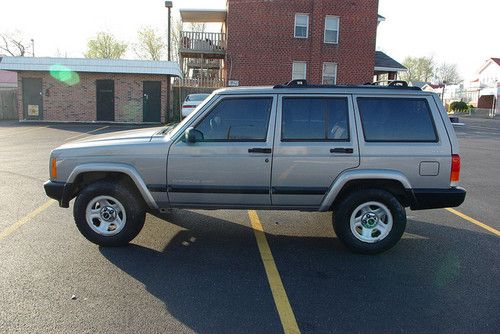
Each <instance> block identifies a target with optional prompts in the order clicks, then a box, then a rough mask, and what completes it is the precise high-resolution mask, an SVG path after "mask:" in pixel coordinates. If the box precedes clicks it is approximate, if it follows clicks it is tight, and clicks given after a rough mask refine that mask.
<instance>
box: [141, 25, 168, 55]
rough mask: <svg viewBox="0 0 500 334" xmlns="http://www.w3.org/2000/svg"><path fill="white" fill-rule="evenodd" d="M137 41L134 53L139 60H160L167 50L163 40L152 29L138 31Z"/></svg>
mask: <svg viewBox="0 0 500 334" xmlns="http://www.w3.org/2000/svg"><path fill="white" fill-rule="evenodd" d="M137 40H138V43H137V44H135V45H134V52H135V54H136V55H137V56H138V57H139V58H141V59H150V60H160V59H161V58H162V57H163V55H164V54H165V51H166V50H167V44H166V43H165V39H164V38H163V36H161V34H159V33H158V32H157V31H155V30H154V29H153V28H152V27H144V28H142V29H141V30H139V31H138V32H137Z"/></svg>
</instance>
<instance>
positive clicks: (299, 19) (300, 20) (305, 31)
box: [294, 14, 309, 38]
mask: <svg viewBox="0 0 500 334" xmlns="http://www.w3.org/2000/svg"><path fill="white" fill-rule="evenodd" d="M308 35H309V15H307V14H295V30H294V37H295V38H307V36H308Z"/></svg>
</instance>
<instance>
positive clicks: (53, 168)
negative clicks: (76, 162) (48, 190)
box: [50, 158, 57, 179]
mask: <svg viewBox="0 0 500 334" xmlns="http://www.w3.org/2000/svg"><path fill="white" fill-rule="evenodd" d="M56 177H57V161H56V159H55V158H52V159H50V178H51V179H55V178H56Z"/></svg>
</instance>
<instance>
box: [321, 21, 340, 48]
mask: <svg viewBox="0 0 500 334" xmlns="http://www.w3.org/2000/svg"><path fill="white" fill-rule="evenodd" d="M329 18H334V19H337V42H330V41H327V40H326V30H327V29H326V22H327V21H328V19H329ZM339 30H340V16H335V15H326V16H325V29H324V31H323V42H324V43H326V44H339ZM329 31H335V30H331V29H329Z"/></svg>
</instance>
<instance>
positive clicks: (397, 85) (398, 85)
mask: <svg viewBox="0 0 500 334" xmlns="http://www.w3.org/2000/svg"><path fill="white" fill-rule="evenodd" d="M386 82H387V85H381V83H386ZM273 88H275V89H280V88H371V89H373V88H379V89H409V90H421V89H420V88H419V87H412V86H409V85H408V82H406V81H402V80H389V81H376V82H368V83H365V84H364V85H309V84H308V83H307V81H306V80H305V79H296V80H292V81H289V82H287V83H285V84H280V85H275V86H274V87H273Z"/></svg>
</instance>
